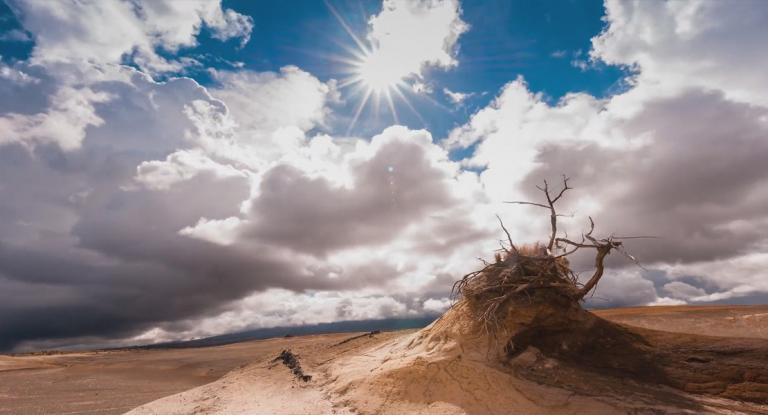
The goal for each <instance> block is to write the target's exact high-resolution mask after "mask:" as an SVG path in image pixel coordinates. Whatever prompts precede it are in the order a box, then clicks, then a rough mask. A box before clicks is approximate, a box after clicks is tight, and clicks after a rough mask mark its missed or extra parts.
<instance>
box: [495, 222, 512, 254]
mask: <svg viewBox="0 0 768 415" xmlns="http://www.w3.org/2000/svg"><path fill="white" fill-rule="evenodd" d="M496 219H498V220H499V225H501V229H503V230H504V233H505V234H507V240H508V241H509V246H510V248H511V249H512V251H513V252H514V253H517V247H515V244H514V243H513V242H512V236H510V235H509V231H508V230H507V228H506V227H505V226H504V221H502V220H501V217H500V216H499V215H496Z"/></svg>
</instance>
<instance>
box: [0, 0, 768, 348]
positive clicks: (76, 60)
mask: <svg viewBox="0 0 768 415" xmlns="http://www.w3.org/2000/svg"><path fill="white" fill-rule="evenodd" d="M766 28H768V5H767V4H766V3H765V2H763V1H760V0H752V1H751V0H742V1H739V2H722V1H713V0H690V1H669V2H666V1H661V0H658V1H617V0H606V1H605V2H601V1H578V2H577V1H567V0H561V1H542V2H529V1H463V2H460V1H458V0H384V1H365V0H360V1H357V0H328V1H326V2H321V1H296V2H250V1H223V2H222V1H219V0H187V1H160V0H153V1H142V0H130V1H128V0H125V1H122V0H100V1H93V2H91V1H64V0H62V1H57V2H51V1H45V0H8V1H6V2H5V3H0V96H2V99H1V100H0V350H2V351H24V350H39V349H47V348H60V347H75V346H86V347H88V346H90V347H93V346H95V345H98V346H100V347H103V346H119V345H127V344H139V343H142V344H143V343H153V342H162V341H171V340H185V339H193V338H200V337H204V336H211V335H218V334H222V333H230V332H236V331H241V330H249V329H255V328H262V327H273V326H286V325H288V326H291V325H305V324H316V323H325V322H334V321H347V320H365V319H378V318H413V317H419V316H425V315H434V314H436V313H440V312H442V311H443V310H445V309H446V307H448V305H449V304H450V301H449V293H450V288H451V286H452V283H453V281H455V280H457V279H458V278H460V277H461V276H462V275H464V274H465V273H467V272H469V271H472V270H474V269H476V268H477V267H478V266H479V265H480V262H479V261H478V258H491V257H492V255H493V252H494V250H495V249H498V243H499V242H498V241H499V239H501V238H502V237H503V233H502V231H501V229H500V228H499V225H498V222H497V218H496V215H499V217H501V218H502V219H503V220H504V223H505V224H506V225H507V227H508V228H509V230H510V233H511V234H512V237H513V238H514V239H515V242H516V243H521V244H522V243H532V242H535V241H537V240H541V239H543V238H546V237H547V233H548V226H549V224H548V220H547V217H546V215H544V214H542V212H541V211H539V210H537V209H536V208H535V207H530V206H528V207H526V206H519V205H511V204H508V203H505V201H510V200H534V201H535V200H539V198H540V197H541V195H540V194H539V193H538V191H537V190H536V187H535V186H536V185H537V184H540V183H541V182H542V181H543V180H548V181H549V182H550V183H552V184H555V183H559V180H561V179H560V178H561V177H562V176H563V175H567V176H568V177H570V178H571V181H570V184H571V185H572V186H573V187H574V190H572V191H570V192H569V193H568V194H567V199H565V200H564V203H563V205H562V206H561V209H562V211H563V212H566V213H568V214H569V215H568V216H566V217H563V218H562V220H561V226H562V229H563V230H564V231H565V232H568V234H569V235H578V234H579V233H580V232H583V231H584V230H585V229H586V228H585V227H586V226H587V217H589V216H591V217H593V218H594V219H595V222H596V223H597V227H596V230H595V233H596V234H601V235H605V236H607V235H619V236H624V235H651V236H654V237H655V238H654V239H635V240H629V241H628V242H627V245H628V246H627V249H628V250H629V251H630V252H631V253H632V254H633V255H634V256H636V257H637V258H638V259H639V260H640V261H641V263H642V265H643V267H642V268H641V267H638V266H637V265H636V264H634V263H633V262H632V261H628V260H627V259H626V258H625V257H622V256H620V255H617V256H613V257H612V258H610V261H609V272H607V273H606V276H605V277H604V278H603V280H602V281H601V283H600V285H599V286H598V288H597V290H596V292H595V294H594V295H593V296H592V297H591V298H590V299H589V300H588V302H587V305H588V306H589V307H616V306H627V305H663V304H686V303H688V304H694V303H695V304H699V303H700V304H708V303H722V302H727V303H740V304H741V303H765V302H766V300H768V278H766V276H768V275H766V271H765V270H766V269H768V253H766V247H768V238H767V237H766V235H768V210H766V208H765V206H768V187H766V185H765V183H766V179H768V167H767V166H768V164H766V162H765V160H768V96H767V95H766V94H765V93H764V91H766V90H768V72H766V71H765V70H764V68H765V67H766V66H767V65H768V42H765V39H767V38H768V29H766ZM572 265H573V267H574V268H575V269H576V271H579V272H582V273H584V275H585V276H588V275H589V274H590V271H591V270H590V258H587V257H575V258H574V260H573V262H572Z"/></svg>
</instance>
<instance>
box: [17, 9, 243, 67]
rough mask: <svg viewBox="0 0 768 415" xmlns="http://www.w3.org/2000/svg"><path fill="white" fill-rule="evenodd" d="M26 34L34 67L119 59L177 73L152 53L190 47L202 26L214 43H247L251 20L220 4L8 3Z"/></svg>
mask: <svg viewBox="0 0 768 415" xmlns="http://www.w3.org/2000/svg"><path fill="white" fill-rule="evenodd" d="M14 9H17V10H18V11H19V14H20V17H21V20H22V23H23V24H24V27H25V29H26V30H28V31H29V32H31V33H32V34H33V35H34V39H35V47H34V50H33V52H32V53H33V57H32V61H33V62H35V63H41V64H42V63H46V62H67V63H75V64H83V63H121V62H122V61H123V60H124V59H126V58H127V59H129V60H130V61H132V62H134V63H136V64H137V65H138V66H139V67H141V68H142V69H145V70H147V71H151V72H165V71H177V70H180V69H181V68H182V66H183V63H182V61H179V60H168V59H165V58H163V57H162V56H160V55H159V54H158V53H157V50H158V49H163V50H166V51H171V52H174V51H177V50H179V49H180V48H184V47H190V46H194V45H195V44H196V42H197V40H196V36H197V34H198V33H199V32H200V30H201V28H202V27H203V25H206V26H207V27H209V28H210V29H211V30H212V31H213V36H214V37H216V38H218V39H228V38H232V37H240V38H242V39H243V41H247V39H248V37H249V36H250V32H251V29H252V27H253V23H252V19H251V18H250V17H247V16H242V15H240V14H238V13H235V12H234V11H232V10H230V9H226V10H222V8H221V3H220V0H192V1H185V2H183V3H180V2H174V1H146V2H145V1H136V2H127V1H121V0H103V1H97V2H72V1H69V2H50V1H45V0H23V1H18V2H14Z"/></svg>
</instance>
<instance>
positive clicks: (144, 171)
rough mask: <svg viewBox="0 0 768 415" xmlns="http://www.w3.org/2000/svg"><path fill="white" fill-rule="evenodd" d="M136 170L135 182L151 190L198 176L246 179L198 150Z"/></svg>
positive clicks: (178, 152) (187, 151)
mask: <svg viewBox="0 0 768 415" xmlns="http://www.w3.org/2000/svg"><path fill="white" fill-rule="evenodd" d="M136 170H137V174H136V181H137V182H139V183H141V184H143V185H145V186H146V187H147V188H149V189H152V190H166V189H168V188H170V187H171V186H172V185H174V184H176V183H179V182H182V181H186V180H189V179H191V178H193V177H195V176H197V175H198V174H211V175H213V176H215V177H217V178H222V179H224V178H229V177H240V178H245V177H247V174H246V173H245V172H243V171H241V170H237V169H235V168H234V167H232V166H230V165H223V164H220V163H217V162H215V161H213V160H211V159H210V158H209V157H208V156H206V155H205V154H203V152H201V151H199V150H180V151H177V152H175V153H173V154H170V155H168V157H166V159H165V160H162V161H159V160H153V161H145V162H142V163H141V164H139V166H138V167H137V168H136Z"/></svg>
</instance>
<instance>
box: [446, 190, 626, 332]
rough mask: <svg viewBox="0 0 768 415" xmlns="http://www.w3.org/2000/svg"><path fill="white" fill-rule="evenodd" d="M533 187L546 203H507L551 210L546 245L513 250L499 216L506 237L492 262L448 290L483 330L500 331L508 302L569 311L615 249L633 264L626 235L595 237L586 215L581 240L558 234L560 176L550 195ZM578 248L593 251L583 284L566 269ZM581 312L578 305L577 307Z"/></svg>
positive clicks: (591, 286)
mask: <svg viewBox="0 0 768 415" xmlns="http://www.w3.org/2000/svg"><path fill="white" fill-rule="evenodd" d="M537 188H538V189H539V190H540V191H541V192H542V193H543V194H544V198H545V201H544V202H542V203H539V202H530V201H511V202H506V203H511V204H519V205H530V206H536V207H541V208H544V209H547V210H548V211H549V218H550V225H551V230H550V234H549V238H548V240H547V243H546V245H541V244H535V245H528V246H516V245H515V244H514V242H513V240H512V236H511V235H510V233H509V231H508V230H507V228H506V227H505V226H504V223H503V221H502V220H501V218H498V220H499V223H500V225H501V228H502V230H503V231H504V233H505V235H506V237H507V242H506V243H507V244H508V246H506V245H505V243H504V242H502V244H501V250H500V252H499V253H498V254H497V255H496V261H495V262H494V263H485V266H484V267H483V268H482V269H480V270H478V271H474V272H471V273H469V274H467V275H465V276H464V277H463V278H462V279H461V280H459V281H457V282H456V283H455V284H454V286H453V290H452V298H453V299H454V304H455V305H456V304H457V303H458V306H462V307H469V308H470V310H471V312H472V313H473V314H474V315H475V316H476V319H477V320H478V321H480V322H482V323H483V325H484V327H485V329H486V331H488V332H493V331H495V330H496V329H498V326H499V324H500V320H503V315H504V313H505V312H506V311H507V310H508V308H509V306H510V305H512V304H518V305H519V304H521V302H522V303H526V302H527V303H532V302H539V303H542V302H544V303H547V302H557V303H559V304H565V307H566V308H568V307H571V305H574V304H575V305H576V306H577V307H578V304H579V303H581V302H582V301H583V300H584V298H585V297H586V296H587V295H588V294H589V293H590V292H592V291H593V290H594V289H595V287H596V286H597V284H598V283H599V282H600V279H601V278H602V276H603V274H604V272H605V264H604V262H605V258H606V257H607V256H608V255H609V254H610V253H611V252H613V251H618V252H621V253H622V254H624V255H626V256H627V257H628V258H630V259H631V260H632V261H634V262H635V263H637V260H636V259H635V258H634V257H632V256H631V255H629V254H627V253H626V252H625V251H624V249H623V243H622V239H626V238H625V237H614V236H609V237H606V238H597V237H595V236H594V231H595V222H594V221H593V220H592V218H591V217H589V229H588V230H587V231H586V232H584V233H582V235H581V240H580V241H574V240H571V239H569V238H568V237H567V236H563V237H560V236H558V227H557V219H558V218H559V217H561V216H563V215H561V214H559V213H558V212H557V208H556V204H557V202H558V201H560V200H561V199H562V198H563V196H564V195H565V194H566V192H568V191H569V190H571V189H572V187H570V185H569V183H568V178H567V177H565V176H563V184H562V188H560V189H559V190H558V191H556V192H554V191H552V189H551V188H550V186H549V183H547V181H544V185H543V186H537ZM582 249H589V250H594V251H595V262H594V264H595V270H594V273H593V274H592V276H591V277H590V278H589V279H588V280H587V282H586V283H583V284H582V283H581V282H580V281H579V278H578V276H577V275H576V274H575V273H574V272H573V271H572V270H571V269H570V266H569V261H568V256H570V255H572V254H574V253H576V252H577V251H579V250H582ZM579 308H580V307H579Z"/></svg>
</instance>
